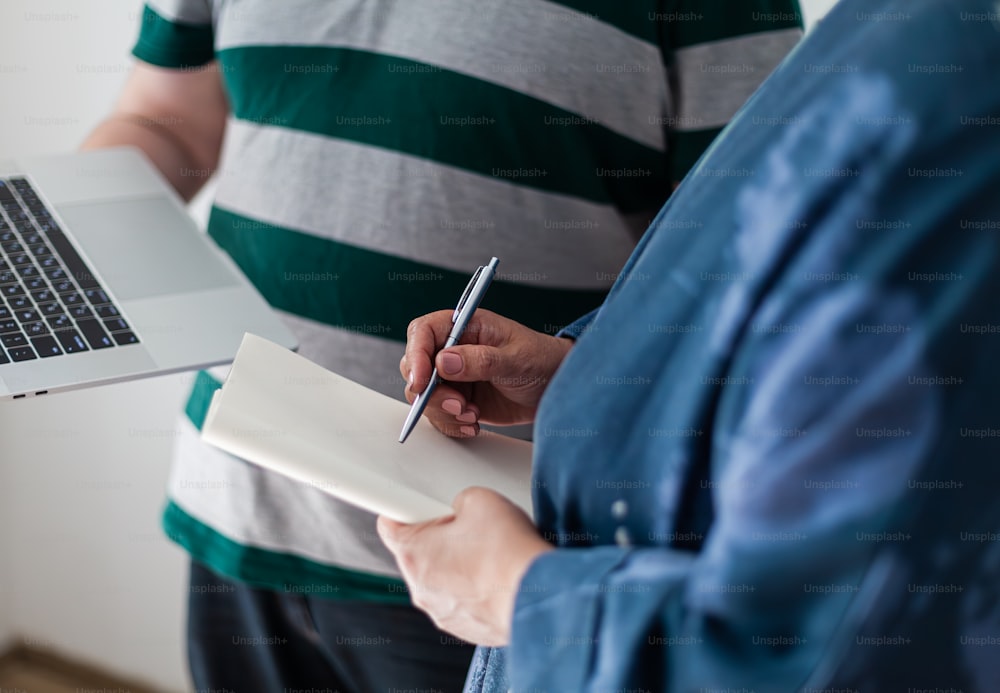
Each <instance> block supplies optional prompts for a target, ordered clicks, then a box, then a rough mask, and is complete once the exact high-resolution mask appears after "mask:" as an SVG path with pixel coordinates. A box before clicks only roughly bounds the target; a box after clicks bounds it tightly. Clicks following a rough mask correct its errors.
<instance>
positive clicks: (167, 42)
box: [132, 0, 215, 69]
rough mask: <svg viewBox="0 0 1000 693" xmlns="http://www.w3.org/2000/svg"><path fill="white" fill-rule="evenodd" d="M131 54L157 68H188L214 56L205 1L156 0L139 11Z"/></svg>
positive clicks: (208, 7) (208, 60) (209, 14)
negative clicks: (140, 15)
mask: <svg viewBox="0 0 1000 693" xmlns="http://www.w3.org/2000/svg"><path fill="white" fill-rule="evenodd" d="M132 55H134V56H135V57H136V58H138V59H139V60H142V61H143V62H145V63H149V64H150V65H156V66H157V67H165V68H171V69H187V68H193V67H199V66H201V65H205V64H207V63H209V62H211V61H212V60H213V58H214V57H215V48H214V34H213V29H212V12H211V8H210V6H209V2H208V0H156V1H155V2H149V3H147V4H146V5H145V6H144V7H143V10H142V21H141V26H140V28H139V38H138V40H137V41H136V44H135V47H134V48H133V49H132Z"/></svg>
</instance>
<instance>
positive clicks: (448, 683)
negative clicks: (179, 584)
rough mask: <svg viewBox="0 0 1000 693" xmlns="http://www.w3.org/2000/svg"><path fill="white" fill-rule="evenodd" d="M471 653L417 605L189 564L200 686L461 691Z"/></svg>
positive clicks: (256, 690) (243, 690) (250, 690)
mask: <svg viewBox="0 0 1000 693" xmlns="http://www.w3.org/2000/svg"><path fill="white" fill-rule="evenodd" d="M472 651H473V648H472V647H471V646H470V645H466V644H464V643H461V642H460V641H458V640H456V639H455V638H453V637H452V636H450V635H447V634H446V633H442V632H441V631H439V630H438V629H437V628H435V627H434V624H433V623H432V622H431V621H430V619H429V618H427V617H426V616H425V615H424V614H423V613H421V612H419V611H417V610H416V609H414V608H413V607H412V606H408V605H405V606H403V605H388V604H379V603H373V602H356V601H337V600H333V599H323V598H319V597H309V596H303V595H299V594H285V593H282V592H275V591H271V590H261V589H254V588H251V587H248V586H246V585H245V584H243V583H240V582H237V581H233V580H228V579H226V578H223V577H220V576H218V575H216V574H215V573H213V572H211V571H210V570H208V569H207V568H205V567H203V566H201V565H200V564H198V563H195V562H192V563H191V594H190V600H189V606H188V658H189V660H190V665H191V675H192V677H193V678H194V684H195V688H196V689H197V690H213V691H214V690H218V691H223V690H225V691H231V692H232V693H271V692H274V693H288V692H289V691H295V690H301V689H305V690H312V691H315V692H316V693H319V692H322V693H334V692H335V691H336V692H339V693H355V692H356V693H391V692H392V691H394V690H395V691H404V690H414V689H416V690H419V691H425V692H427V693H430V692H431V691H434V692H437V691H443V692H450V691H461V690H462V686H463V684H464V682H465V675H466V672H467V671H468V668H469V661H470V659H471V657H472Z"/></svg>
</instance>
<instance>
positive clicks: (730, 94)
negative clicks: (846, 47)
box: [660, 0, 802, 181]
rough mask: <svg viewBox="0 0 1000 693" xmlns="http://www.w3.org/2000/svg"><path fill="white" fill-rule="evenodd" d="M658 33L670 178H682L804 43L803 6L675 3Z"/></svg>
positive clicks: (784, 0)
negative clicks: (666, 94)
mask: <svg viewBox="0 0 1000 693" xmlns="http://www.w3.org/2000/svg"><path fill="white" fill-rule="evenodd" d="M665 6H666V7H665V10H664V11H663V12H662V16H663V20H662V29H661V31H660V42H661V50H662V52H663V56H664V61H665V63H666V65H667V70H668V78H669V85H670V104H669V108H668V113H669V115H668V118H667V120H666V122H667V146H668V150H667V151H668V153H669V156H670V172H671V175H672V177H673V179H674V180H675V181H679V180H681V179H683V177H684V176H685V175H686V174H687V172H688V171H689V170H690V169H691V168H692V167H693V166H694V163H695V162H696V161H697V160H698V158H699V157H700V156H701V154H702V153H703V152H704V151H705V150H706V149H707V148H708V146H709V145H710V144H711V143H712V140H713V139H714V138H715V136H716V135H718V134H719V132H720V131H721V130H722V128H723V127H724V126H725V125H726V123H728V122H729V120H730V119H731V118H732V117H733V115H734V114H735V113H736V111H737V110H738V109H739V108H740V107H741V106H742V105H743V104H744V103H745V102H746V100H747V99H748V98H749V97H750V95H751V94H752V93H753V92H754V91H755V90H756V89H757V87H758V86H760V84H761V83H762V82H763V81H764V79H765V78H766V77H767V76H768V75H769V74H770V73H771V71H772V70H773V69H774V68H775V67H776V66H777V65H778V63H779V62H781V60H782V59H783V58H784V57H785V55H786V54H787V53H788V52H789V51H790V50H791V49H792V47H794V46H795V44H796V43H798V41H799V39H801V37H802V14H801V12H800V11H799V5H798V2H797V0H750V1H748V0H673V1H672V2H666V3H665Z"/></svg>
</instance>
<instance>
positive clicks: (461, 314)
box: [399, 258, 500, 443]
mask: <svg viewBox="0 0 1000 693" xmlns="http://www.w3.org/2000/svg"><path fill="white" fill-rule="evenodd" d="M498 264H500V260H498V259H497V258H492V259H491V260H490V263H489V264H488V265H485V266H484V265H480V267H479V269H477V270H476V273H475V274H473V275H472V279H470V280H469V283H468V284H467V285H466V287H465V291H464V292H462V296H461V298H459V299H458V305H457V306H455V311H454V313H452V316H451V322H452V328H451V332H450V333H449V334H448V339H447V340H446V341H445V343H444V348H445V349H448V348H449V347H453V346H455V345H456V344H458V340H459V339H461V338H462V333H463V332H465V328H466V326H467V325H468V324H469V320H471V319H472V316H473V314H474V313H475V312H476V308H478V307H479V304H480V303H481V302H482V300H483V296H485V295H486V289H488V288H489V286H490V282H492V281H493V275H494V274H496V271H497V265H498ZM438 381H439V376H438V370H437V368H436V367H435V368H434V370H433V372H431V380H430V382H429V383H428V384H427V388H426V389H425V390H424V391H423V392H421V393H420V394H419V395H417V398H416V399H414V400H413V404H412V405H411V406H410V413H409V414H407V416H406V421H405V422H404V423H403V430H402V431H401V432H400V434H399V442H400V443H403V442H405V441H406V438H407V436H409V435H410V432H411V431H412V430H413V427H414V426H416V425H417V421H418V420H419V419H420V415H421V414H423V413H424V409H425V408H426V407H427V402H428V401H429V400H430V398H431V395H433V394H434V389H435V388H436V387H437V385H438Z"/></svg>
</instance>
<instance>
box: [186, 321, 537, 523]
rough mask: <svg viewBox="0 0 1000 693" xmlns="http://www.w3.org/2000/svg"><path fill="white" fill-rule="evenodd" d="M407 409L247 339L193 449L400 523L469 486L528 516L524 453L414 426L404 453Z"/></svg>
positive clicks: (492, 440) (489, 437) (518, 446)
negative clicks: (221, 454)
mask: <svg viewBox="0 0 1000 693" xmlns="http://www.w3.org/2000/svg"><path fill="white" fill-rule="evenodd" d="M408 410H409V407H408V405H407V404H405V403H403V402H400V401H397V400H394V399H392V398H390V397H386V396H385V395H382V394H380V393H378V392H374V391H372V390H369V389H368V388H366V387H364V386H362V385H359V384H357V383H355V382H353V381H351V380H348V379H347V378H343V377H341V376H339V375H337V374H335V373H331V372H330V371H328V370H326V369H325V368H322V367H321V366H317V365H316V364H314V363H312V362H311V361H309V360H308V359H306V358H304V357H302V356H299V355H298V354H295V353H293V352H291V351H289V350H288V349H285V348H284V347H282V346H279V345H277V344H274V343H272V342H269V341H267V340H266V339H263V338H261V337H257V336H255V335H251V334H247V335H245V336H244V338H243V343H242V345H241V346H240V350H239V352H238V353H237V354H236V359H235V361H234V362H233V366H232V369H231V370H230V373H229V377H228V378H227V379H226V382H225V383H224V384H223V386H222V389H220V390H218V391H216V393H215V395H214V397H213V398H212V402H211V405H210V406H209V410H208V415H207V416H206V418H205V422H204V425H203V426H202V439H203V440H205V441H206V442H208V443H210V444H211V445H215V446H217V447H219V448H221V449H223V450H225V451H227V452H230V453H232V454H234V455H237V456H239V457H242V458H244V459H246V460H249V461H250V462H253V463H255V464H258V465H260V466H262V467H266V468H267V469H270V470H273V471H275V472H278V473H279V474H285V475H287V476H289V477H292V478H294V479H298V480H299V481H302V482H304V483H307V484H310V485H312V486H314V487H316V488H318V489H320V490H322V491H325V492H326V493H329V494H330V495H332V496H336V497H338V498H340V499H342V500H345V501H347V502H348V503H353V504H354V505H358V506H360V507H362V508H365V509H367V510H370V511H371V512H374V513H378V514H382V515H386V516H388V517H391V518H393V519H395V520H398V521H400V522H423V521H426V520H430V519H434V518H436V517H443V516H445V515H449V514H451V512H452V510H451V501H452V499H453V498H454V497H455V496H456V495H457V494H458V493H459V491H461V490H463V489H465V488H468V487H469V486H485V487H487V488H492V489H494V490H495V491H497V492H499V493H501V494H503V495H504V496H506V497H507V498H509V499H510V500H511V501H513V502H514V503H516V504H517V505H519V506H520V507H521V508H523V509H524V510H525V511H526V512H527V513H528V514H529V515H530V514H531V444H530V443H528V442H525V441H522V440H517V439H514V438H508V437H506V436H502V435H498V434H493V433H483V434H480V436H478V437H477V438H476V439H474V440H455V439H452V438H448V437H446V436H444V435H442V434H441V433H439V432H438V431H437V430H435V429H434V427H433V426H431V424H430V423H429V422H428V421H427V420H426V419H421V421H420V422H419V423H418V424H417V426H416V428H414V430H413V433H411V434H410V437H409V438H408V439H407V441H406V442H405V443H399V442H398V438H399V430H400V428H401V427H402V425H403V421H404V419H405V418H406V414H407V411H408Z"/></svg>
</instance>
